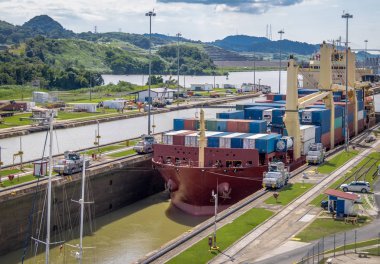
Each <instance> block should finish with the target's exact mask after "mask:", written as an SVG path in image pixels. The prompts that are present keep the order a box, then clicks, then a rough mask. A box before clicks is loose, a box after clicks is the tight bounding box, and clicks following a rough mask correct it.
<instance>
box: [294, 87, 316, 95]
mask: <svg viewBox="0 0 380 264" xmlns="http://www.w3.org/2000/svg"><path fill="white" fill-rule="evenodd" d="M317 92H319V90H318V89H307V88H301V89H298V94H303V95H307V94H312V93H317Z"/></svg>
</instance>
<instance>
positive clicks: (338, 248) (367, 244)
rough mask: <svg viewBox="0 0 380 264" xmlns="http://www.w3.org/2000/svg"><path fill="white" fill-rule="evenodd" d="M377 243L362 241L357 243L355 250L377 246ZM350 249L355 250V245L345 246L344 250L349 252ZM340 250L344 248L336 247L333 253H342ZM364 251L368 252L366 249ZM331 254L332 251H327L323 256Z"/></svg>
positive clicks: (376, 240) (377, 241) (375, 240)
mask: <svg viewBox="0 0 380 264" xmlns="http://www.w3.org/2000/svg"><path fill="white" fill-rule="evenodd" d="M378 243H379V240H378V239H371V240H367V241H363V242H357V243H356V248H361V247H368V246H373V245H377V244H378ZM350 249H355V244H349V245H346V250H350ZM342 250H344V247H337V248H336V249H335V252H338V251H342ZM365 251H368V250H367V249H366V250H365ZM376 251H377V248H376ZM333 252H334V250H329V251H326V252H325V254H329V253H333Z"/></svg>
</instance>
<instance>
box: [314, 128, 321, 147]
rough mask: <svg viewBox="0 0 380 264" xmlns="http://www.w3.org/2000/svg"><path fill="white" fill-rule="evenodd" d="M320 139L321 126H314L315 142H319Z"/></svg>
mask: <svg viewBox="0 0 380 264" xmlns="http://www.w3.org/2000/svg"><path fill="white" fill-rule="evenodd" d="M321 140H322V128H321V127H320V126H315V143H321Z"/></svg>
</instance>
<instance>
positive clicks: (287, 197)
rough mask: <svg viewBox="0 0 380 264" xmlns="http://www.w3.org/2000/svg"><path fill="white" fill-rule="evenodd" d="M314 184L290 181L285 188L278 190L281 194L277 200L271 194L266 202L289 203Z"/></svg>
mask: <svg viewBox="0 0 380 264" xmlns="http://www.w3.org/2000/svg"><path fill="white" fill-rule="evenodd" d="M313 185H314V184H311V183H304V184H302V183H298V182H297V183H294V184H291V183H289V184H288V185H287V186H285V188H283V189H281V190H280V191H278V193H279V196H278V198H277V202H276V199H274V197H273V196H271V197H269V198H268V199H266V200H265V203H266V204H281V205H287V204H289V203H290V202H291V201H293V200H294V199H295V198H297V197H298V196H300V195H301V194H303V193H305V192H306V191H307V190H309V189H310V188H311V187H312V186H313Z"/></svg>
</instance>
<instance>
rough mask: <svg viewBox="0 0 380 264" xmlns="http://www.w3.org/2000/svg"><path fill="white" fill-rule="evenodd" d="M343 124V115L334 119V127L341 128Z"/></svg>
mask: <svg viewBox="0 0 380 264" xmlns="http://www.w3.org/2000/svg"><path fill="white" fill-rule="evenodd" d="M342 126H343V118H342V117H337V118H335V119H334V128H335V129H336V128H339V127H340V128H341V127H342Z"/></svg>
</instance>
